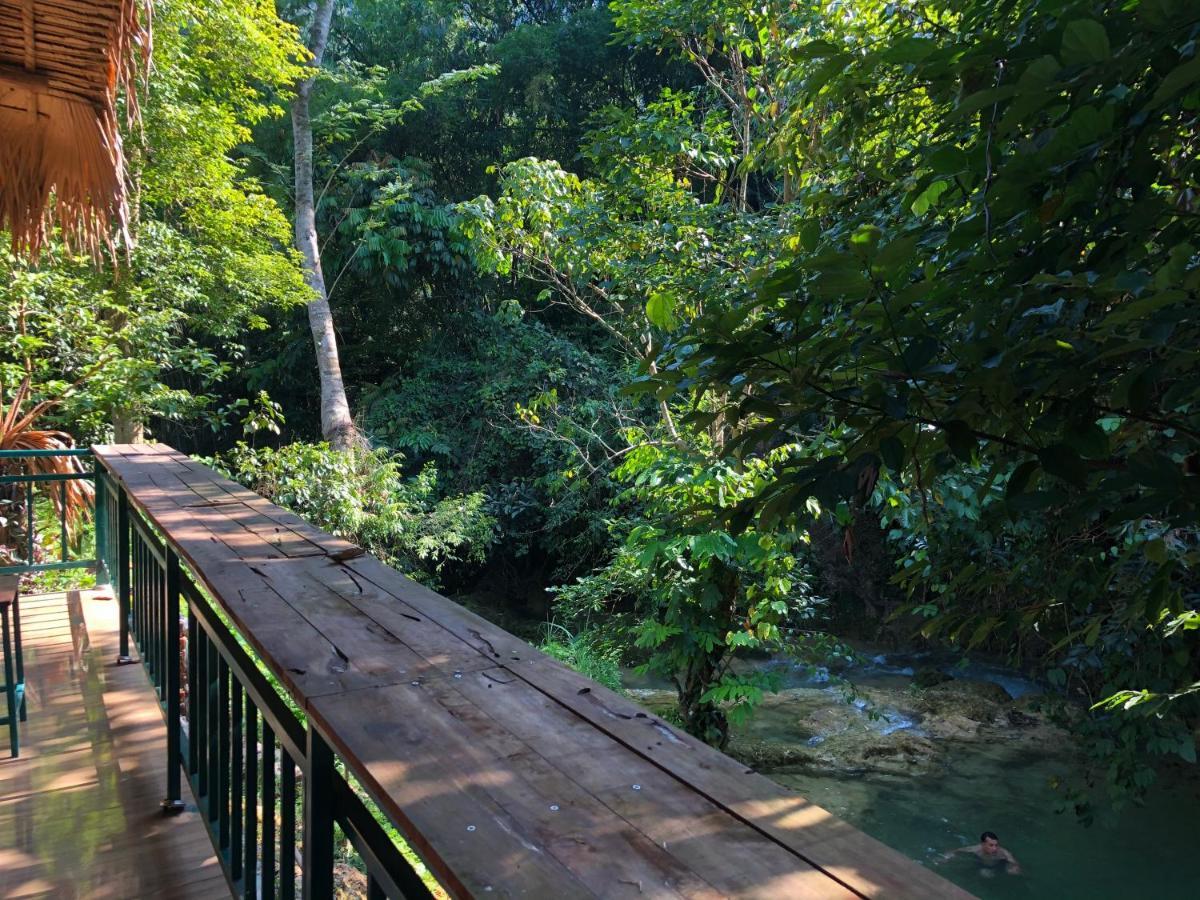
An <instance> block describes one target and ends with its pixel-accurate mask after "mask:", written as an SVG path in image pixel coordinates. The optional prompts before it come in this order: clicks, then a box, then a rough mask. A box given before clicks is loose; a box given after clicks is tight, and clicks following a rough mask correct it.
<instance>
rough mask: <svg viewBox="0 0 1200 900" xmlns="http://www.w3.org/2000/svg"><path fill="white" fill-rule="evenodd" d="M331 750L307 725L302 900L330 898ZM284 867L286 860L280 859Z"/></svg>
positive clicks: (331, 856) (331, 844)
mask: <svg viewBox="0 0 1200 900" xmlns="http://www.w3.org/2000/svg"><path fill="white" fill-rule="evenodd" d="M334 774H335V770H334V767H333V750H331V749H330V747H329V744H327V743H326V742H325V739H324V738H323V737H321V735H320V734H318V733H317V729H316V728H315V727H313V723H312V722H309V723H308V771H307V772H306V773H305V778H304V881H303V885H304V887H303V892H304V893H303V896H304V898H305V900H321V898H326V897H332V896H333V812H334V810H333V806H334V799H333V779H334ZM283 863H284V865H285V867H286V865H287V860H283Z"/></svg>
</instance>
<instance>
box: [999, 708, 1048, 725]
mask: <svg viewBox="0 0 1200 900" xmlns="http://www.w3.org/2000/svg"><path fill="white" fill-rule="evenodd" d="M1004 717H1005V718H1006V719H1007V720H1008V724H1009V725H1011V726H1012V727H1013V728H1033V727H1034V726H1036V725H1039V724H1040V723H1041V720H1040V719H1039V718H1038V717H1037V716H1031V715H1029V713H1024V712H1021V710H1019V709H1010V710H1009V711H1008V712H1006V713H1005V714H1004Z"/></svg>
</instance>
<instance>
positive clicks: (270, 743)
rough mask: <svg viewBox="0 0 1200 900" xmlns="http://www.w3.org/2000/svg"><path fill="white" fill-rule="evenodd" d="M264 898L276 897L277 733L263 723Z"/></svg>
mask: <svg viewBox="0 0 1200 900" xmlns="http://www.w3.org/2000/svg"><path fill="white" fill-rule="evenodd" d="M262 731H263V734H262V891H261V894H262V897H263V900H268V898H274V896H275V859H276V857H275V759H276V756H275V732H273V731H272V730H271V726H270V725H268V724H267V717H266V715H265V714H264V715H263V723H262Z"/></svg>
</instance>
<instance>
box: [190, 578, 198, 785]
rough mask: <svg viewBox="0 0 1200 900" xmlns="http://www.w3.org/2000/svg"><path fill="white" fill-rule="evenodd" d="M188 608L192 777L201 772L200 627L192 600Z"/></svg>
mask: <svg viewBox="0 0 1200 900" xmlns="http://www.w3.org/2000/svg"><path fill="white" fill-rule="evenodd" d="M187 607H188V613H187V666H188V677H187V692H188V775H190V776H191V775H195V774H196V773H197V772H199V771H200V743H199V732H198V731H197V730H196V725H197V720H198V719H199V718H200V714H199V710H200V700H199V698H200V692H199V691H197V690H196V684H197V681H198V679H199V674H198V671H197V670H198V669H199V665H198V663H199V655H198V654H197V653H196V641H197V640H198V639H199V633H200V627H199V623H198V622H197V621H196V612H195V610H193V609H192V603H191V601H190V600H189V601H188V605H187Z"/></svg>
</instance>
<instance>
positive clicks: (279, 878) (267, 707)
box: [97, 470, 432, 898]
mask: <svg viewBox="0 0 1200 900" xmlns="http://www.w3.org/2000/svg"><path fill="white" fill-rule="evenodd" d="M97 485H98V487H99V491H98V494H97V520H98V523H99V526H100V527H99V531H100V533H101V534H102V535H104V536H105V538H104V540H103V541H100V540H98V542H97V543H98V546H100V547H101V552H100V554H99V555H100V560H99V562H100V569H101V571H102V572H104V573H105V575H106V576H107V578H108V579H109V580H111V582H112V583H113V584H114V586H115V589H116V592H117V596H118V599H119V601H120V610H121V616H120V621H121V637H120V647H121V649H120V657H119V659H118V662H120V663H129V662H132V661H133V660H132V658H131V656H130V650H131V645H130V644H131V641H130V639H131V638H132V643H133V645H134V647H135V648H136V649H137V651H138V653H139V655H140V658H141V661H142V663H143V664H144V666H145V668H146V671H147V673H148V674H149V676H150V680H151V682H152V684H153V685H154V688H155V690H156V691H157V694H158V699H159V702H160V703H161V704H162V706H163V710H164V713H165V718H166V722H167V755H168V759H169V760H170V761H172V762H173V764H171V765H168V767H167V786H166V797H165V798H164V800H163V802H162V806H163V809H164V811H165V812H167V813H171V812H177V811H179V810H182V809H183V808H184V803H183V798H182V784H181V777H180V774H181V772H186V773H187V775H188V777H189V779H190V782H191V788H192V792H193V794H194V796H195V798H196V801H197V803H198V805H199V808H200V810H201V812H202V813H203V814H204V815H205V820H206V822H207V824H208V827H209V829H210V831H211V836H212V839H213V845H214V847H215V848H216V850H217V852H218V854H219V857H220V860H221V864H222V866H223V868H224V869H225V872H226V875H227V877H228V879H229V881H230V884H231V887H232V888H233V890H234V893H235V895H237V896H241V897H247V898H256V897H264V898H270V897H281V898H291V897H295V896H296V888H297V881H299V882H300V885H301V892H302V894H303V896H304V897H332V896H333V893H334V885H333V873H334V825H335V823H336V825H337V827H338V828H339V829H340V830H341V833H342V834H343V835H345V837H346V838H347V839H348V840H349V841H350V842H351V844H352V845H353V846H354V848H355V850H356V851H357V852H358V855H359V857H360V858H361V859H362V861H363V866H364V868H365V869H366V872H367V886H368V895H369V897H371V898H376V897H405V898H418V897H431V896H432V895H431V893H430V891H429V889H428V888H427V887H426V886H425V884H424V883H422V881H421V879H420V878H419V877H418V876H417V874H416V872H415V871H414V870H413V868H412V866H411V865H410V864H409V863H408V861H407V860H405V859H404V857H403V856H402V855H401V853H400V851H399V849H398V848H397V846H396V843H395V842H394V841H393V840H392V838H391V837H390V836H389V835H388V834H387V832H386V831H385V829H384V827H383V826H382V825H381V824H380V822H379V821H378V820H377V818H376V817H375V815H374V814H373V813H372V812H371V811H370V810H369V809H368V808H367V806H366V804H365V803H364V802H363V800H362V799H361V798H360V797H359V796H358V794H357V793H356V792H355V791H354V789H353V788H352V787H351V785H350V783H349V782H348V781H347V779H346V778H345V777H344V775H343V774H342V773H341V772H340V771H339V770H338V768H337V767H336V766H335V764H334V758H333V753H332V751H331V750H330V749H329V745H328V743H327V742H326V741H325V740H324V738H323V737H322V736H321V735H320V734H319V733H317V732H316V731H314V730H313V729H312V728H309V727H307V726H306V723H305V718H304V716H303V714H301V713H300V712H299V711H298V710H296V709H295V707H294V706H293V705H290V704H289V702H288V699H289V698H288V696H287V694H286V692H285V691H282V690H281V689H280V688H279V686H278V684H277V683H274V681H273V679H272V678H271V676H270V675H269V673H265V672H264V671H263V670H262V668H260V666H259V664H258V662H257V661H256V660H255V658H254V657H253V656H252V655H251V653H250V652H248V650H247V648H246V646H245V642H244V641H243V640H240V639H239V637H238V636H237V635H236V634H235V632H234V630H233V629H232V628H231V627H230V625H229V623H228V620H227V617H226V616H224V615H223V614H222V613H221V611H220V610H219V608H218V607H217V606H216V605H215V604H213V602H212V601H211V600H210V598H209V597H208V596H206V594H205V592H204V591H203V590H202V589H201V588H200V587H198V586H197V584H196V582H195V581H193V579H192V578H191V577H189V575H188V574H187V571H186V567H185V566H184V565H183V564H181V561H180V557H179V554H178V552H177V550H176V549H175V548H174V547H173V546H171V545H170V544H169V543H168V542H167V541H166V540H164V538H163V536H162V534H160V533H158V532H157V530H156V529H155V528H154V526H152V525H151V524H150V523H149V522H148V521H147V519H146V518H145V516H144V515H143V513H142V512H140V511H139V510H138V509H137V508H136V507H135V506H134V505H132V504H131V503H130V499H129V494H128V493H127V492H126V490H125V489H124V487H123V486H122V485H121V483H120V481H119V480H117V479H115V478H113V477H112V476H111V475H110V474H108V473H107V472H106V471H103V470H102V471H101V473H100V474H99V475H98V478H97ZM185 696H186V703H184V702H183V697H185ZM297 773H299V778H298V777H297ZM298 781H299V784H300V790H299V791H298V790H297V782H298ZM297 848H300V849H301V851H302V853H301V856H300V866H299V870H300V872H301V873H302V874H301V877H300V878H299V879H297V877H296V873H297Z"/></svg>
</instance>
